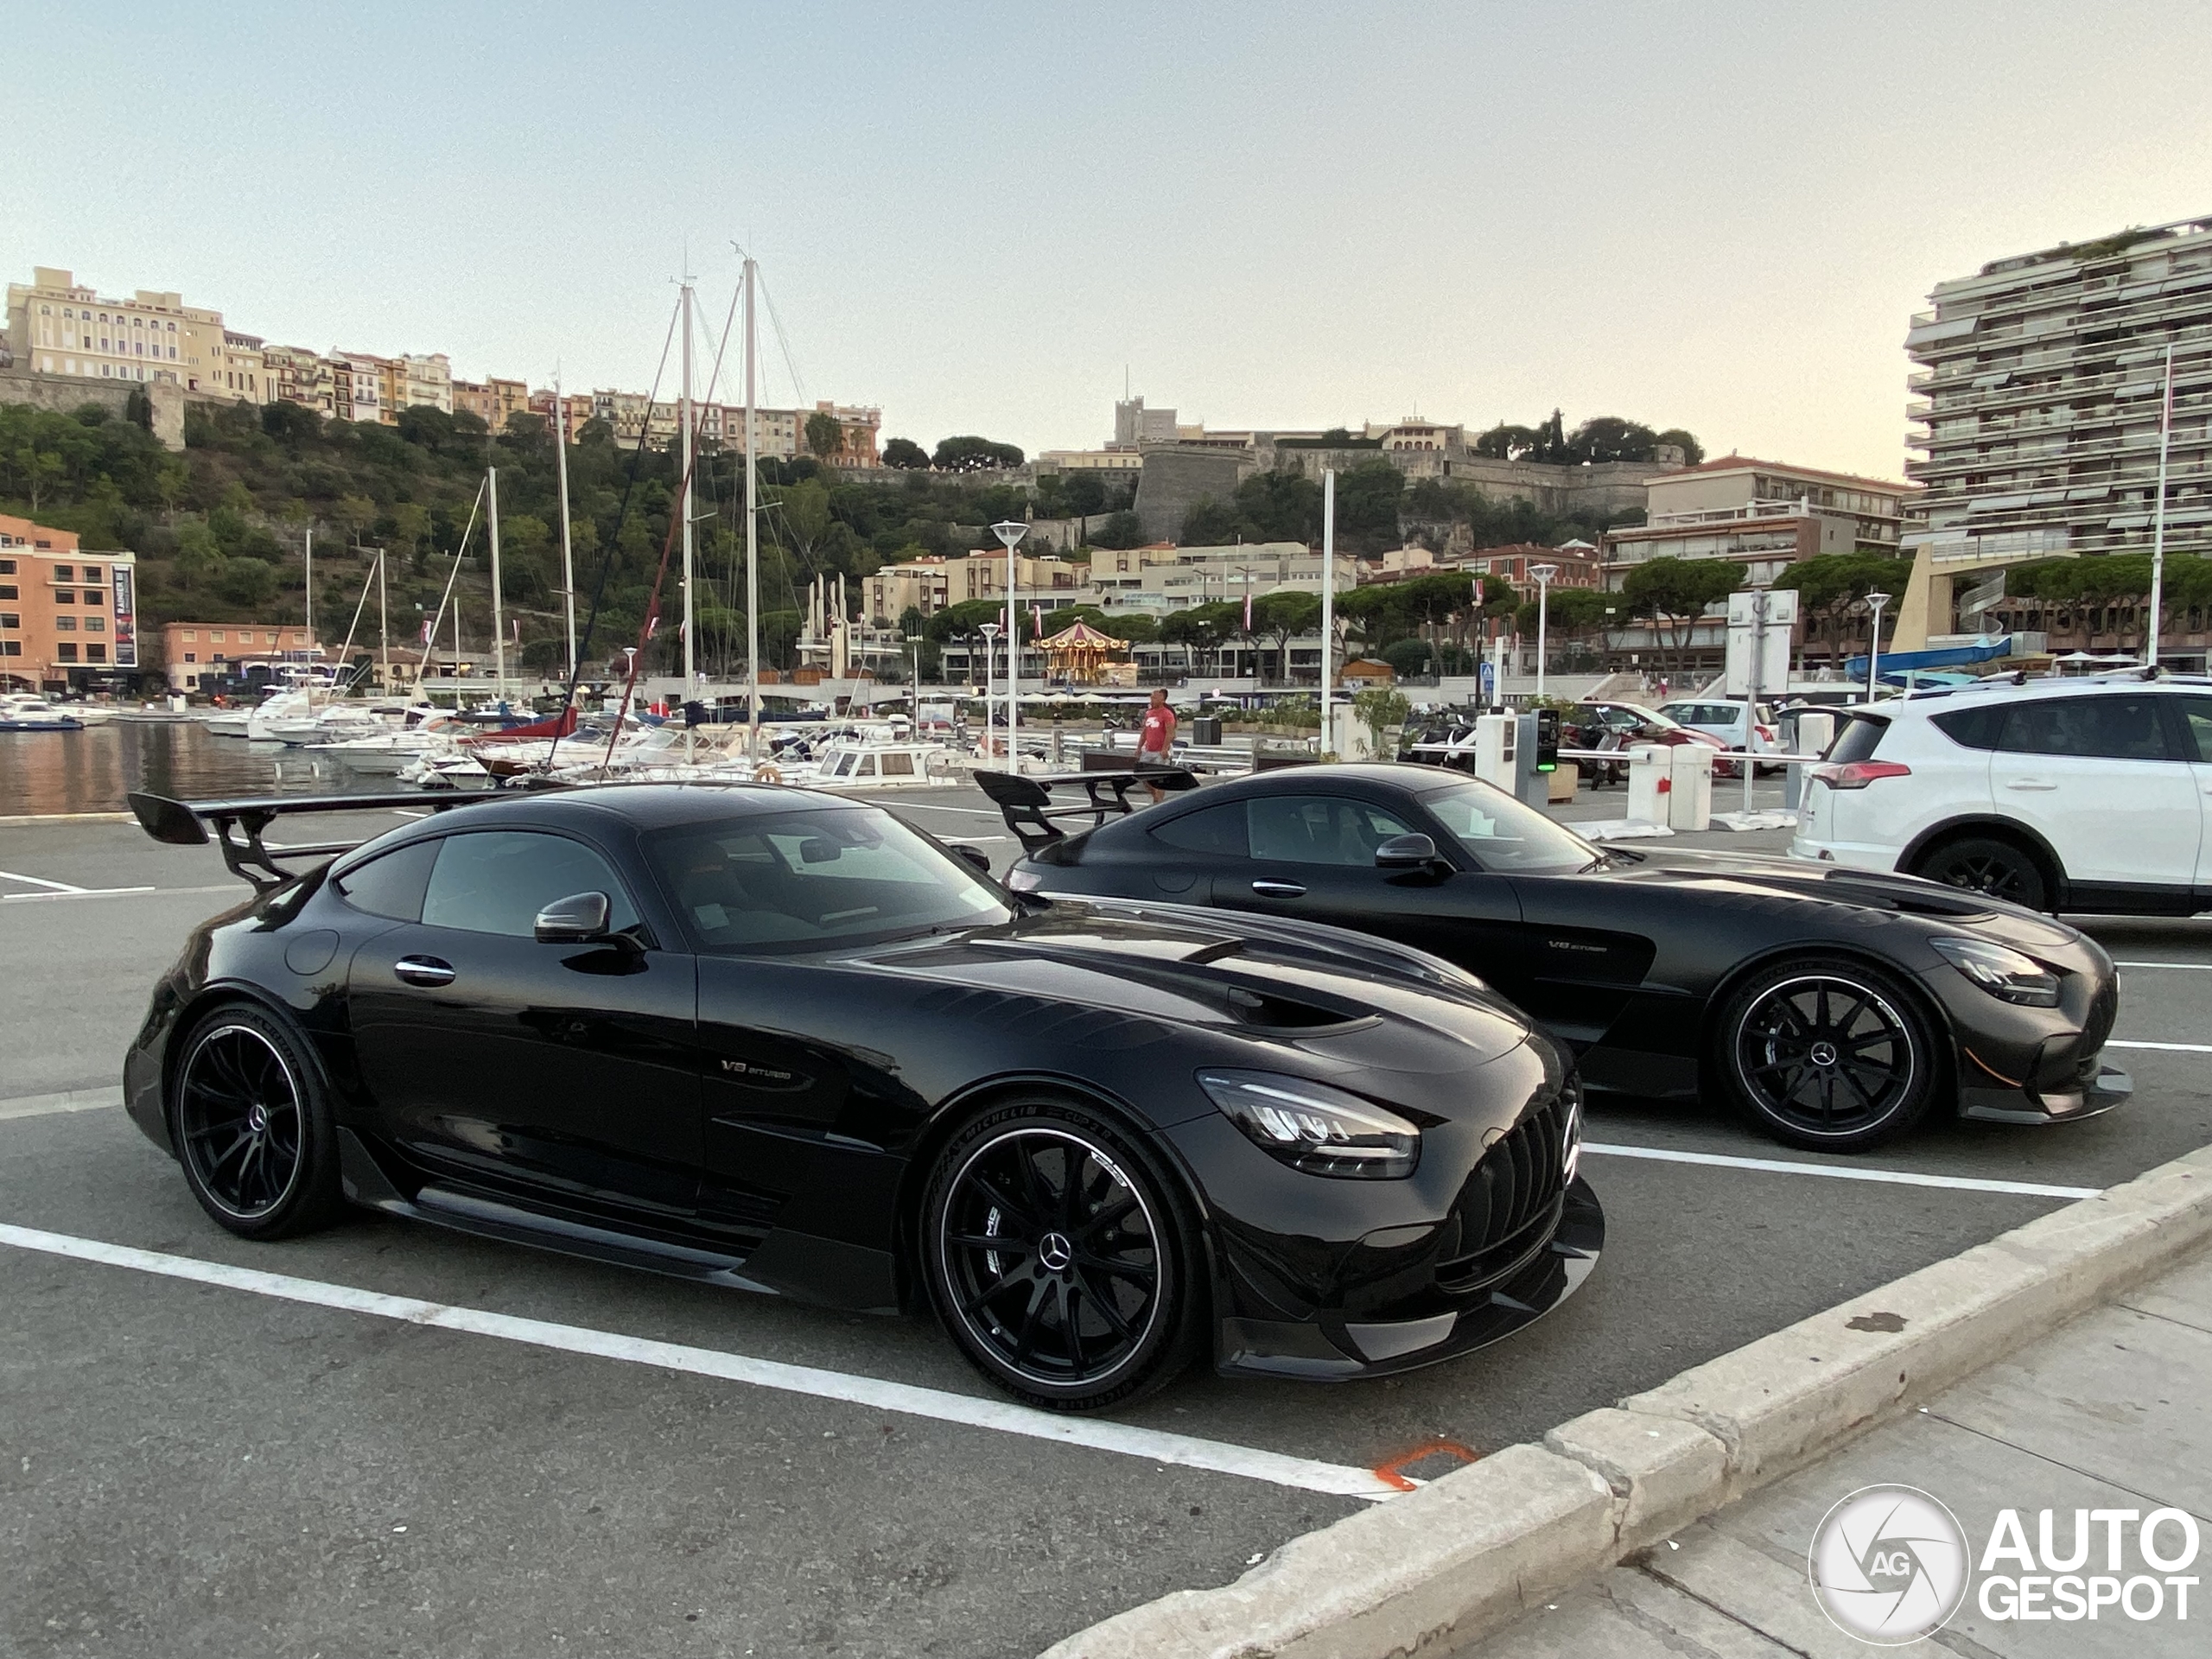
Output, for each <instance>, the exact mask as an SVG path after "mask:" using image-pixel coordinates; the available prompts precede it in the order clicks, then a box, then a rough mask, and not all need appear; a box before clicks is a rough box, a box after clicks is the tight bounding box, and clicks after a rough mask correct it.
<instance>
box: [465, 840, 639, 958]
mask: <svg viewBox="0 0 2212 1659" xmlns="http://www.w3.org/2000/svg"><path fill="white" fill-rule="evenodd" d="M439 848H440V851H439V854H438V861H437V867H436V868H435V869H434V870H432V871H431V872H430V881H429V887H428V889H427V890H426V891H425V892H424V893H423V923H424V925H427V926H430V927H453V928H460V929H463V930H465V931H468V932H471V933H504V934H507V935H509V936H510V937H512V938H524V939H526V938H530V937H531V933H532V932H533V931H534V924H535V923H536V921H537V912H539V911H541V910H543V909H544V908H545V906H548V905H550V904H551V903H552V902H553V901H554V900H555V899H566V898H568V897H569V896H570V895H571V894H573V893H605V894H606V895H607V899H608V900H609V902H610V905H611V906H612V908H611V910H610V912H609V913H608V917H607V925H608V926H609V927H610V928H612V929H613V930H614V931H617V932H619V931H621V930H622V929H624V928H626V927H634V926H636V925H637V921H638V912H637V910H636V908H635V907H634V906H632V904H631V902H630V897H629V894H628V893H626V892H624V891H623V887H622V882H621V880H620V877H618V876H617V875H616V874H614V872H613V869H611V868H609V867H608V865H607V861H606V860H605V859H603V858H601V856H600V855H598V854H597V853H595V852H594V851H592V849H590V848H588V847H587V846H585V845H584V844H583V843H582V842H577V841H570V840H569V839H568V838H567V837H566V836H549V835H540V834H537V833H535V832H533V831H522V830H480V831H478V832H476V833H474V834H472V835H459V836H447V837H446V839H445V840H444V841H442V842H440V843H439Z"/></svg>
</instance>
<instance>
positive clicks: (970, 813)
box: [886, 801, 999, 818]
mask: <svg viewBox="0 0 2212 1659" xmlns="http://www.w3.org/2000/svg"><path fill="white" fill-rule="evenodd" d="M886 804H895V805H899V806H910V807H912V808H913V810H915V811H917V812H957V813H959V814H960V815H961V816H962V817H969V818H995V817H998V816H999V812H998V810H997V809H996V808H995V807H986V806H939V805H938V804H936V803H935V802H933V801H899V802H895V803H886Z"/></svg>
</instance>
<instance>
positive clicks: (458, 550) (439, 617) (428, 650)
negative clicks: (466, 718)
mask: <svg viewBox="0 0 2212 1659" xmlns="http://www.w3.org/2000/svg"><path fill="white" fill-rule="evenodd" d="M491 482H492V480H490V479H489V478H485V479H481V480H478V482H477V486H476V499H475V500H474V501H472V502H471V503H470V504H469V507H468V524H467V527H466V528H465V529H463V530H462V531H461V542H460V543H459V545H457V546H456V547H455V548H454V550H453V569H450V570H448V571H447V572H446V590H445V592H443V593H442V594H439V595H438V609H437V614H435V616H433V617H432V618H431V619H430V632H429V634H428V635H427V636H425V637H424V639H423V655H422V657H421V658H419V659H418V660H417V661H416V664H415V683H416V685H417V686H420V685H421V684H422V683H423V670H425V669H427V668H428V667H429V665H430V657H431V654H432V653H433V652H435V651H436V650H437V639H438V627H439V625H440V624H441V623H442V622H444V620H446V606H447V604H448V602H449V601H451V600H452V598H453V589H454V583H455V582H458V581H460V580H461V559H462V558H463V556H466V555H467V551H468V538H469V537H471V536H473V535H474V534H475V533H476V514H477V512H478V510H479V509H480V508H481V507H482V506H483V505H484V492H485V491H486V489H488V488H489V487H491ZM453 667H454V677H455V678H456V679H457V678H459V677H460V675H461V664H459V663H457V662H456V663H455V664H454V665H453ZM460 700H461V693H460V692H459V691H458V690H456V691H455V692H454V709H455V710H456V711H458V709H459V708H460V706H461V701H460Z"/></svg>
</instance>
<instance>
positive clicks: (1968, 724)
mask: <svg viewBox="0 0 2212 1659" xmlns="http://www.w3.org/2000/svg"><path fill="white" fill-rule="evenodd" d="M2004 722H2005V705H2004V704H2003V703H2001V702H1986V703H1984V704H1982V706H1981V707H1980V708H1979V709H1946V710H1945V711H1944V712H1943V713H1942V714H1940V715H1929V717H1928V723H1929V725H1931V726H1933V727H1934V728H1936V730H1937V731H1939V732H1941V733H1942V734H1943V735H1944V736H1946V737H1948V738H1949V739H1950V740H1951V741H1952V742H1954V743H1956V744H1958V745H1959V746H1960V747H1962V748H1968V749H1993V748H1995V747H1997V729H1998V728H1999V727H2000V726H2001V725H2003V724H2004Z"/></svg>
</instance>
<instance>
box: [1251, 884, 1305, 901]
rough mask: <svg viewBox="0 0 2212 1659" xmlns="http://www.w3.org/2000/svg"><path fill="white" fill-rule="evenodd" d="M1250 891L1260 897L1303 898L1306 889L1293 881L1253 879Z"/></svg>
mask: <svg viewBox="0 0 2212 1659" xmlns="http://www.w3.org/2000/svg"><path fill="white" fill-rule="evenodd" d="M1252 891H1253V892H1255V893H1258V894H1259V895H1260V896H1261V897H1262V899H1303V898H1304V897H1305V896H1306V889H1305V888H1303V887H1300V886H1299V885H1298V883H1297V882H1295V881H1255V882H1254V883H1253V884H1252Z"/></svg>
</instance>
